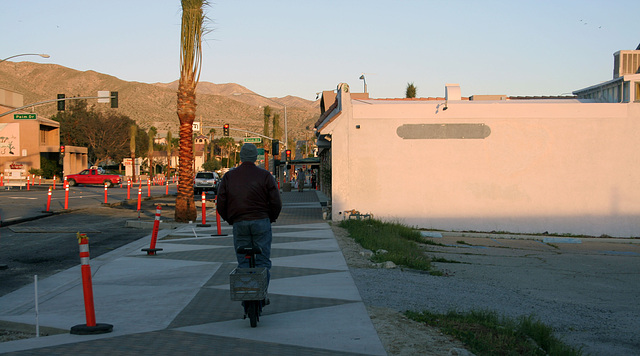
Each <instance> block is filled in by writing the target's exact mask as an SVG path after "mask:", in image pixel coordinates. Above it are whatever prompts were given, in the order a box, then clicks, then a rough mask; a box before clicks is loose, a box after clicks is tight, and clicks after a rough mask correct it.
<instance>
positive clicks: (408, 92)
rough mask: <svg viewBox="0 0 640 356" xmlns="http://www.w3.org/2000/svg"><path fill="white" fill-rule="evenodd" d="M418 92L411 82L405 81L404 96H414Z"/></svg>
mask: <svg viewBox="0 0 640 356" xmlns="http://www.w3.org/2000/svg"><path fill="white" fill-rule="evenodd" d="M417 93H418V88H417V87H416V86H415V85H413V83H407V90H406V93H405V97H406V98H415V97H416V94H417Z"/></svg>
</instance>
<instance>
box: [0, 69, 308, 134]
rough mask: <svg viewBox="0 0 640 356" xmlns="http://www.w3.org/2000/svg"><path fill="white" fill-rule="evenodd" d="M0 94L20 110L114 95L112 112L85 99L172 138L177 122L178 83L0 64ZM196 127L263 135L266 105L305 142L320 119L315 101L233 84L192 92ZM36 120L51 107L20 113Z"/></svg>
mask: <svg viewBox="0 0 640 356" xmlns="http://www.w3.org/2000/svg"><path fill="white" fill-rule="evenodd" d="M0 88H3V89H7V90H11V91H14V92H17V93H20V94H22V95H23V96H24V105H28V104H30V103H37V102H41V101H45V100H50V99H55V98H56V97H57V96H56V95H57V94H65V95H66V97H75V96H78V97H80V96H82V97H90V96H97V94H98V91H117V92H118V108H117V109H111V108H110V105H109V104H100V103H97V100H94V99H88V103H89V105H90V106H92V105H95V106H94V107H95V109H96V110H99V111H106V110H118V112H119V113H121V114H123V115H126V116H128V117H130V118H131V119H133V120H134V121H136V122H137V123H138V125H140V126H141V127H142V128H144V129H148V128H149V127H151V126H154V127H156V128H157V129H158V131H159V132H162V131H165V130H170V131H171V133H172V135H173V136H174V137H176V136H177V135H178V126H179V120H178V115H177V114H176V105H177V104H176V102H177V88H178V81H177V80H176V81H174V82H171V83H151V84H148V83H140V82H129V81H124V80H121V79H118V78H116V77H114V76H111V75H108V74H103V73H98V72H95V71H92V70H88V71H78V70H74V69H71V68H67V67H63V66H60V65H56V64H41V63H33V62H26V61H25V62H10V61H5V62H2V63H0ZM196 103H197V111H196V121H200V122H202V126H203V127H204V129H203V132H204V133H207V134H208V133H209V130H210V129H211V128H214V129H215V130H216V134H215V135H216V136H220V135H221V134H222V129H221V127H222V125H224V124H229V125H230V127H231V128H232V130H231V135H232V136H236V137H240V136H244V134H242V133H240V132H239V131H234V130H233V129H236V128H237V129H242V130H246V131H251V132H257V133H262V132H263V107H264V106H266V105H268V106H270V107H271V108H272V112H275V113H278V114H279V115H280V125H281V127H283V126H284V105H286V109H287V110H286V111H287V128H288V137H289V138H290V139H291V138H294V139H305V138H307V137H308V136H309V134H310V131H309V130H308V129H307V127H309V128H311V127H313V124H314V123H315V122H316V120H317V119H318V117H319V115H320V109H319V101H309V100H305V99H302V98H299V97H295V96H286V97H283V98H266V97H263V96H261V95H260V94H257V93H255V92H252V91H251V90H249V89H247V88H246V87H244V86H242V85H239V84H235V83H226V84H214V83H210V82H200V83H198V86H197V91H196ZM26 111H29V112H31V111H32V112H35V113H37V114H38V115H39V116H42V117H50V116H52V115H55V113H56V104H55V102H53V103H49V104H43V105H39V106H36V107H34V108H33V109H26Z"/></svg>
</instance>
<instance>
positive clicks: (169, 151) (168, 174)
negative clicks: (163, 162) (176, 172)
mask: <svg viewBox="0 0 640 356" xmlns="http://www.w3.org/2000/svg"><path fill="white" fill-rule="evenodd" d="M172 139H173V137H171V131H167V177H170V176H171V150H172V149H173V145H172V144H171V140H172Z"/></svg>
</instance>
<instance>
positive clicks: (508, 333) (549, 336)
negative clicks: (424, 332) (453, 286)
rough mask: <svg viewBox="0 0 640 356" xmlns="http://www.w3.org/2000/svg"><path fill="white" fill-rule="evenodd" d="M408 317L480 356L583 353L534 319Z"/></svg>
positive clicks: (484, 314) (475, 314)
mask: <svg viewBox="0 0 640 356" xmlns="http://www.w3.org/2000/svg"><path fill="white" fill-rule="evenodd" d="M405 314H406V315H407V317H409V318H410V319H413V320H415V321H418V322H423V323H425V324H427V325H431V326H435V327H438V328H439V329H440V330H441V331H442V332H443V333H445V334H448V335H452V336H454V337H455V338H457V339H458V340H460V341H462V342H463V343H464V344H465V345H466V346H467V347H468V348H469V351H471V352H473V353H474V354H476V355H478V356H480V355H567V356H569V355H582V350H581V349H577V348H574V347H571V346H568V345H566V344H564V343H563V342H562V341H560V340H559V339H558V338H556V337H555V336H554V335H553V329H552V328H551V327H550V326H547V325H545V324H543V323H542V322H541V321H540V320H538V319H535V318H534V317H533V316H527V317H521V318H519V319H517V320H514V319H511V318H507V317H501V316H499V315H498V314H497V313H496V312H493V311H486V310H481V311H470V312H467V313H459V312H456V311H450V312H448V313H446V314H436V313H431V312H428V311H423V312H421V313H417V312H410V311H408V312H406V313H405Z"/></svg>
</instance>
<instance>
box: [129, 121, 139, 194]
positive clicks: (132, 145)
mask: <svg viewBox="0 0 640 356" xmlns="http://www.w3.org/2000/svg"><path fill="white" fill-rule="evenodd" d="M137 133H138V126H136V125H135V124H134V125H131V126H130V127H129V136H130V138H129V151H131V162H132V163H131V165H132V169H133V171H132V172H133V173H131V180H132V181H133V182H135V181H136V134H137Z"/></svg>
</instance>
